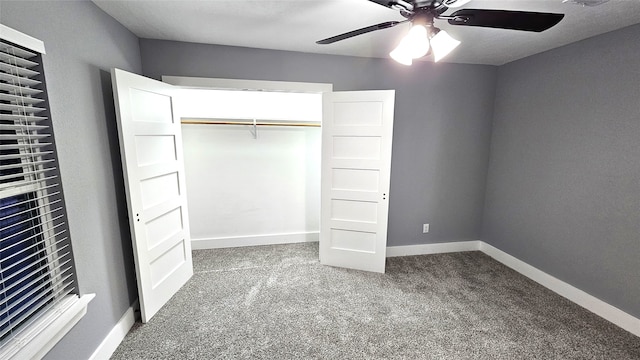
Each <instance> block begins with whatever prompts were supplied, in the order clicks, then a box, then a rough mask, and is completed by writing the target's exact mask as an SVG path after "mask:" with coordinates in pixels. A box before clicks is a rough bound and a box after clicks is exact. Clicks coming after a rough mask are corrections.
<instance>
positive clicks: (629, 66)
mask: <svg viewBox="0 0 640 360" xmlns="http://www.w3.org/2000/svg"><path fill="white" fill-rule="evenodd" d="M638 39H640V25H635V26H632V27H628V28H625V29H622V30H619V31H616V32H611V33H608V34H604V35H601V36H598V37H595V38H591V39H587V40H585V41H581V42H579V43H575V44H572V45H568V46H565V47H562V48H558V49H555V50H552V51H549V52H546V53H543V54H540V55H535V56H532V57H529V58H526V59H523V60H520V61H517V62H513V63H510V64H507V65H504V66H502V67H500V69H499V71H498V85H497V94H496V103H495V118H494V123H493V129H494V130H493V138H492V143H491V160H490V167H489V175H488V183H487V195H486V210H485V214H484V226H483V227H484V229H483V240H485V241H487V242H489V243H490V244H492V245H494V246H496V247H498V248H499V249H501V250H504V251H506V252H507V253H509V254H511V255H513V256H515V257H517V258H519V259H522V260H523V261H525V262H527V263H528V264H530V265H533V266H535V267H537V268H538V269H541V270H543V271H545V272H547V273H549V274H551V275H553V276H555V277H557V278H559V279H561V280H564V281H566V282H568V283H570V284H572V285H574V286H576V287H578V288H580V289H582V290H584V291H586V292H588V293H590V294H592V295H594V296H596V297H598V298H600V299H602V300H604V301H606V302H608V303H610V304H612V305H614V306H616V307H618V308H620V309H622V310H624V311H626V312H628V313H630V314H631V315H634V316H636V317H639V316H640V301H638V299H640V276H639V274H640V62H639V61H638V54H640V41H638Z"/></svg>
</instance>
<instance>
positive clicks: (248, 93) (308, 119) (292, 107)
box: [163, 77, 332, 250]
mask: <svg viewBox="0 0 640 360" xmlns="http://www.w3.org/2000/svg"><path fill="white" fill-rule="evenodd" d="M163 81H164V82H168V83H170V84H173V85H178V86H180V87H181V88H180V89H179V93H178V96H177V98H176V109H175V111H176V112H177V113H178V114H179V116H180V118H181V123H182V126H181V127H182V144H183V149H184V166H185V179H186V192H187V203H188V209H189V214H188V217H189V219H188V221H189V224H190V229H191V245H192V249H194V250H198V249H213V248H226V247H241V246H255V245H269V244H286V243H299V242H317V241H318V240H319V231H320V184H321V182H320V179H321V177H320V173H321V162H320V161H321V139H322V132H321V121H322V92H324V91H331V88H332V86H331V85H330V84H307V83H287V82H269V81H248V80H227V79H202V78H184V77H163Z"/></svg>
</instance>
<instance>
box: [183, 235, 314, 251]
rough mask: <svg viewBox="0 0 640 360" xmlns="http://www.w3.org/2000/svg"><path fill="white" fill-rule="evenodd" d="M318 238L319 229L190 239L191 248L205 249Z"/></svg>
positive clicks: (288, 242) (311, 240)
mask: <svg viewBox="0 0 640 360" xmlns="http://www.w3.org/2000/svg"><path fill="white" fill-rule="evenodd" d="M319 239H320V232H319V231H309V232H299V233H288V234H269V235H255V236H234V237H225V238H213V239H191V248H192V249H193V250H205V249H221V248H229V247H242V246H258V245H275V244H293V243H301V242H314V241H318V240H319Z"/></svg>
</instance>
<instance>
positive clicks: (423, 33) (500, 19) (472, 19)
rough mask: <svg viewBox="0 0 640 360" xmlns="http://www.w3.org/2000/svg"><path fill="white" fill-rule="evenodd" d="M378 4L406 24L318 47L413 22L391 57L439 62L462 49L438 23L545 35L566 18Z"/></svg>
mask: <svg viewBox="0 0 640 360" xmlns="http://www.w3.org/2000/svg"><path fill="white" fill-rule="evenodd" d="M369 1H371V2H374V3H376V4H380V5H382V6H385V7H388V8H390V9H394V10H398V11H399V12H400V15H402V16H403V17H404V18H406V20H403V21H387V22H383V23H380V24H376V25H371V26H367V27H364V28H361V29H357V30H353V31H349V32H346V33H344V34H340V35H336V36H332V37H330V38H326V39H323V40H320V41H317V42H316V43H317V44H321V45H326V44H332V43H334V42H337V41H341V40H344V39H348V38H350V37H354V36H357V35H362V34H366V33H368V32H372V31H376V30H382V29H388V28H391V27H394V26H396V25H398V24H402V23H406V22H411V24H412V27H411V30H409V33H408V34H407V35H406V36H405V37H404V38H403V39H402V40H401V41H400V44H399V45H398V46H397V47H396V48H395V49H394V50H393V51H391V53H389V55H390V56H391V58H393V59H394V60H396V61H398V62H399V63H401V64H404V65H411V63H412V62H413V59H417V58H421V57H423V56H426V55H429V54H431V53H433V56H434V61H436V62H437V61H439V60H440V59H442V58H443V57H444V56H446V55H447V54H449V53H450V52H451V51H453V49H455V48H456V47H457V46H458V45H460V41H458V40H456V39H454V38H452V37H451V36H450V35H449V34H448V33H447V32H446V31H444V30H440V29H439V28H437V27H435V25H434V23H433V22H434V20H447V21H448V23H449V24H450V25H460V26H478V27H489V28H498V29H509V30H521V31H533V32H542V31H545V30H547V29H549V28H551V27H553V26H554V25H556V24H557V23H559V22H560V20H562V18H563V17H564V14H554V13H541V12H531V11H512V10H485V9H461V10H458V11H456V12H454V13H453V14H451V15H443V14H444V13H445V12H446V11H447V10H448V9H449V8H456V7H460V6H462V5H464V4H466V3H468V2H469V1H470V0H407V1H404V0H369Z"/></svg>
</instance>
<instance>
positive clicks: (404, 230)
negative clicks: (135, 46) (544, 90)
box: [140, 39, 496, 245]
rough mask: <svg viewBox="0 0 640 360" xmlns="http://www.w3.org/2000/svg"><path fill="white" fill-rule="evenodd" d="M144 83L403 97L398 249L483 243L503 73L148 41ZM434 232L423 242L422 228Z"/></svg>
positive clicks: (397, 156) (395, 193) (395, 210)
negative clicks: (287, 85)
mask: <svg viewBox="0 0 640 360" xmlns="http://www.w3.org/2000/svg"><path fill="white" fill-rule="evenodd" d="M140 49H141V53H142V65H143V73H144V74H145V75H147V76H150V77H154V78H157V79H160V78H161V76H162V75H175V76H198V77H217V78H236V79H252V80H284V81H300V82H323V83H333V84H334V90H336V91H340V90H374V89H395V90H396V106H395V109H396V111H395V123H394V136H393V160H392V166H391V167H392V170H391V193H390V199H389V200H390V204H389V205H390V211H389V230H388V231H389V240H388V243H389V245H409V244H425V243H435V242H447V241H461V240H477V239H479V238H480V231H481V222H482V210H483V206H484V190H485V180H486V171H487V162H488V154H489V153H488V150H489V141H490V134H491V119H492V114H493V102H494V91H495V79H496V68H495V67H492V66H482V65H457V64H433V63H426V62H425V63H418V64H414V65H413V66H412V67H405V66H403V65H399V64H396V63H395V62H393V61H391V60H387V59H367V58H357V57H345V56H333V55H317V54H304V53H296V52H286V51H274V50H261V49H250V48H239V47H228V46H218V45H202V44H193V43H181V42H172V41H162V40H147V39H141V40H140ZM425 222H429V223H430V224H431V232H430V233H429V234H422V223H425Z"/></svg>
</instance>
